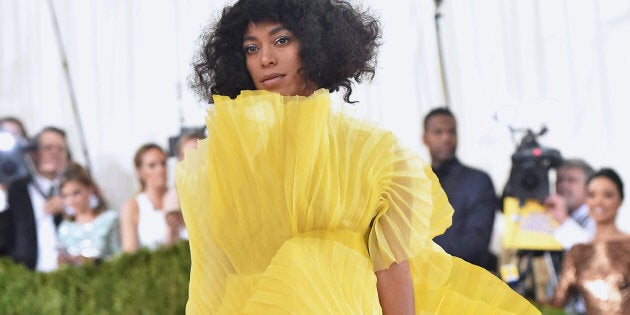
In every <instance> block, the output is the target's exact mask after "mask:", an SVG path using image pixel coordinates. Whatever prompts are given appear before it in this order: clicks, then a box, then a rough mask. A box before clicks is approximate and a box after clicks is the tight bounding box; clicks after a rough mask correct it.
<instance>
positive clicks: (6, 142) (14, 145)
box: [0, 129, 34, 185]
mask: <svg viewBox="0 0 630 315" xmlns="http://www.w3.org/2000/svg"><path fill="white" fill-rule="evenodd" d="M33 148H34V145H33V144H32V143H31V142H30V141H27V140H25V139H18V138H16V137H14V136H13V135H12V134H11V133H9V132H6V131H4V130H3V129H0V183H2V184H5V185H10V184H11V183H13V182H15V181H17V180H20V179H23V178H26V177H28V176H29V175H30V172H29V168H28V164H27V163H28V162H27V159H29V157H28V152H29V151H30V150H32V149H33ZM29 160H30V159H29Z"/></svg>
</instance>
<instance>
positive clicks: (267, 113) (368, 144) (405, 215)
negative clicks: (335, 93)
mask: <svg viewBox="0 0 630 315" xmlns="http://www.w3.org/2000/svg"><path fill="white" fill-rule="evenodd" d="M206 123H207V126H208V132H209V135H210V136H209V138H208V139H205V140H202V141H200V142H199V144H198V148H197V150H191V151H188V152H186V158H185V160H184V161H182V162H180V163H179V164H178V165H177V168H176V174H177V189H178V192H179V194H180V202H181V206H182V211H183V213H184V219H185V221H186V227H187V229H188V234H189V239H190V250H191V257H192V267H191V275H190V289H189V300H188V304H187V308H186V310H187V313H189V314H380V313H381V308H380V305H379V302H378V292H377V290H376V276H375V274H374V271H378V270H382V269H386V268H387V267H388V266H390V265H391V264H392V263H394V262H402V261H410V269H411V271H412V276H413V279H414V290H415V292H414V293H415V299H416V300H415V301H416V310H417V313H418V314H438V313H441V314H454V313H457V314H458V315H459V314H537V313H539V312H538V311H537V310H536V309H535V308H534V307H533V306H532V305H530V304H529V303H528V302H527V301H526V300H524V299H523V298H522V297H520V296H519V295H518V294H516V293H515V292H513V291H512V290H510V289H509V288H508V287H507V286H506V285H505V284H504V283H503V282H502V281H501V280H499V279H498V278H496V277H494V276H492V275H491V274H490V273H487V272H486V271H484V270H483V269H481V268H477V267H475V266H472V265H470V264H467V263H466V262H463V261H462V260H460V259H456V258H454V257H451V256H450V255H447V254H445V253H444V252H443V251H442V249H441V248H440V247H439V246H437V245H435V244H434V243H433V241H432V239H433V237H434V236H436V235H438V234H441V233H443V232H444V230H445V229H446V228H447V227H448V226H449V225H450V224H451V216H452V213H453V209H452V207H451V206H450V204H449V203H448V200H447V198H446V195H445V194H444V191H443V190H442V189H441V187H440V186H439V183H438V180H437V178H436V177H435V175H434V174H433V172H432V171H431V169H430V167H429V166H428V165H427V164H426V163H424V162H423V161H422V160H421V159H420V158H419V157H418V156H417V155H415V154H413V153H411V152H410V151H407V150H404V149H401V148H400V147H399V146H398V144H397V140H396V137H395V136H394V135H393V134H392V133H391V132H387V131H384V130H381V129H379V128H377V127H376V126H375V125H372V124H368V123H365V122H363V121H360V120H358V119H354V118H351V117H349V116H347V115H344V114H342V113H339V112H336V111H334V110H332V109H331V105H330V95H329V94H328V92H327V91H325V90H318V91H316V92H315V93H314V94H313V95H312V96H309V97H297V96H296V97H283V96H281V95H279V94H275V93H270V92H265V91H243V92H242V93H241V95H239V96H238V97H237V98H236V99H229V98H227V97H222V96H217V97H215V105H214V107H213V108H212V109H210V110H209V111H208V116H207V121H206ZM463 241H465V238H464V240H463Z"/></svg>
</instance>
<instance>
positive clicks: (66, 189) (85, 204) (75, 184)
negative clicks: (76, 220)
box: [61, 180, 94, 212]
mask: <svg viewBox="0 0 630 315" xmlns="http://www.w3.org/2000/svg"><path fill="white" fill-rule="evenodd" d="M93 193H94V189H93V188H92V187H89V186H86V185H83V184H82V183H80V182H79V181H77V180H71V181H68V182H67V183H65V184H63V186H62V187H61V197H63V200H64V202H65V203H66V207H70V208H72V209H74V211H75V212H84V211H91V210H92V209H91V208H90V195H91V194H93Z"/></svg>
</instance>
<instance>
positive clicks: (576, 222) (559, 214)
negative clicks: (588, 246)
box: [545, 159, 595, 250]
mask: <svg viewBox="0 0 630 315" xmlns="http://www.w3.org/2000/svg"><path fill="white" fill-rule="evenodd" d="M593 172H594V171H593V168H592V167H591V166H590V165H589V164H588V163H586V162H585V161H583V160H581V159H566V160H564V161H563V162H562V164H560V166H559V167H558V168H557V170H556V193H555V194H551V195H550V196H549V197H547V199H546V200H545V208H546V209H547V211H548V212H549V214H551V216H552V217H553V218H554V219H555V220H556V221H557V222H558V224H560V225H559V226H558V228H557V229H556V230H555V231H554V237H555V238H556V240H557V241H558V242H559V243H560V244H562V247H563V248H564V249H565V250H568V249H570V248H571V247H573V245H575V244H578V243H585V242H588V241H589V240H590V239H591V237H593V233H594V232H595V222H594V221H593V220H592V219H591V217H590V216H589V211H588V206H587V205H586V180H587V179H588V178H589V177H590V176H591V175H593Z"/></svg>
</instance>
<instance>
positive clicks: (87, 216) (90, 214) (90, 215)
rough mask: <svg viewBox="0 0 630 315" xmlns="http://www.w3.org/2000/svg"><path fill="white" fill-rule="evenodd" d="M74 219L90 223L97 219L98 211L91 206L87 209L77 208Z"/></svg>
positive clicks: (78, 221)
mask: <svg viewBox="0 0 630 315" xmlns="http://www.w3.org/2000/svg"><path fill="white" fill-rule="evenodd" d="M74 211H75V212H74V221H75V222H77V223H90V222H92V221H94V219H96V216H97V215H96V212H95V211H94V210H92V209H90V208H87V209H82V210H79V209H75V210H74Z"/></svg>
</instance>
